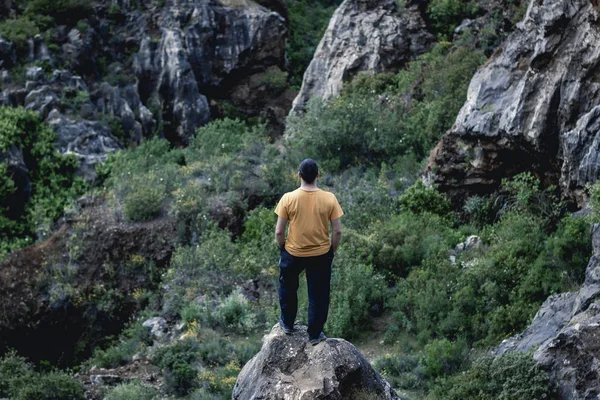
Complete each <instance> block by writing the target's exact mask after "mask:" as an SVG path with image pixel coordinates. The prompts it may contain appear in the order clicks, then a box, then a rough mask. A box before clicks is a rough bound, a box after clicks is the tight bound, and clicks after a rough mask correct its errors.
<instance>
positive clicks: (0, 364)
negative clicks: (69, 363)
mask: <svg viewBox="0 0 600 400" xmlns="http://www.w3.org/2000/svg"><path fill="white" fill-rule="evenodd" d="M0 396H3V397H8V398H10V399H15V400H54V399H64V400H83V399H84V396H83V387H82V386H81V384H80V383H79V382H77V381H75V380H74V379H73V378H71V377H70V376H69V375H68V374H67V373H64V372H59V371H50V372H47V373H42V372H35V371H34V370H33V366H32V365H31V364H29V363H28V362H27V361H26V360H25V359H24V358H22V357H19V356H18V355H17V354H16V353H15V352H9V353H8V354H6V355H4V356H2V357H0Z"/></svg>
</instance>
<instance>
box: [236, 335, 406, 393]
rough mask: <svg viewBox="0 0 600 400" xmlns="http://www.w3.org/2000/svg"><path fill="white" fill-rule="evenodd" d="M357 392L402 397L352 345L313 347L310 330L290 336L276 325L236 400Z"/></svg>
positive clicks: (336, 342)
mask: <svg viewBox="0 0 600 400" xmlns="http://www.w3.org/2000/svg"><path fill="white" fill-rule="evenodd" d="M359 393H360V394H362V396H365V393H368V394H369V396H370V397H369V398H370V399H382V400H383V399H386V400H391V399H398V396H397V395H396V393H395V391H394V390H393V389H392V387H391V386H390V384H389V383H388V382H387V381H386V380H385V379H383V378H382V377H381V376H380V375H379V374H378V373H377V372H376V371H375V370H374V369H373V368H372V367H371V365H370V364H369V362H368V361H367V360H366V359H365V358H364V356H363V355H362V354H361V353H360V352H359V351H358V350H357V349H356V348H355V347H354V346H353V345H352V344H351V343H349V342H347V341H345V340H343V339H327V340H326V341H324V342H321V343H319V344H318V345H316V346H312V345H311V344H310V343H309V342H308V334H307V333H306V327H300V326H296V331H295V332H294V334H293V335H286V334H284V333H283V331H282V329H281V328H280V327H279V324H277V325H275V326H274V327H273V329H272V330H271V333H269V334H268V335H266V336H265V337H264V338H263V346H262V349H261V350H260V352H259V353H258V354H257V355H255V356H254V358H252V359H251V360H250V361H249V362H248V363H247V364H246V365H245V366H244V368H243V369H242V371H241V372H240V374H239V376H238V379H237V382H236V384H235V387H234V389H233V397H232V398H233V400H251V399H262V400H283V399H286V400H312V399H323V400H334V399H335V400H338V399H339V400H341V399H345V400H352V399H353V398H354V396H359ZM362 398H364V397H362Z"/></svg>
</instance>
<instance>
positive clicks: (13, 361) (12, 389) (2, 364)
mask: <svg viewBox="0 0 600 400" xmlns="http://www.w3.org/2000/svg"><path fill="white" fill-rule="evenodd" d="M32 373H33V370H32V366H31V364H29V363H28V362H27V361H26V360H25V358H23V357H19V356H18V355H17V354H16V353H15V352H9V353H8V354H6V355H4V356H3V357H1V358H0V396H2V397H10V396H11V395H12V393H16V392H17V391H18V389H19V388H20V387H22V386H23V385H24V384H25V382H26V381H27V380H28V379H29V377H30V376H31V374H32Z"/></svg>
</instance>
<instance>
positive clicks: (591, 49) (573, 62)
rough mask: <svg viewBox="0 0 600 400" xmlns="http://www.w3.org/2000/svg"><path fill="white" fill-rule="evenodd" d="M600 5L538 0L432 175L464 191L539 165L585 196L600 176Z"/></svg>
mask: <svg viewBox="0 0 600 400" xmlns="http://www.w3.org/2000/svg"><path fill="white" fill-rule="evenodd" d="M598 17H599V10H598V7H597V5H596V3H595V2H594V1H591V0H576V1H564V0H545V1H540V2H538V1H532V2H531V4H530V5H529V8H528V10H527V13H526V16H525V18H524V20H523V21H522V22H521V23H520V24H518V26H517V29H516V30H515V32H513V33H512V34H511V35H510V36H509V38H508V39H507V40H506V42H505V43H504V44H503V45H502V46H500V48H498V49H497V50H496V52H495V53H494V54H493V56H492V57H491V59H490V60H489V62H488V63H487V64H486V65H485V66H483V67H482V68H481V69H480V70H479V71H478V72H477V73H476V75H475V76H474V77H473V80H472V81H471V84H470V87H469V91H468V98H467V102H466V103H465V105H464V106H463V108H462V110H461V112H460V114H459V115H458V117H457V119H456V123H455V125H454V127H453V128H452V129H451V130H450V131H449V132H448V133H447V134H446V135H445V137H444V138H443V139H442V141H441V142H440V143H439V144H438V146H437V147H436V148H435V149H434V150H433V152H432V154H431V157H430V160H429V164H428V171H429V172H430V173H431V174H432V178H433V180H434V181H435V183H437V184H438V185H439V186H440V188H441V189H442V190H444V191H447V192H450V193H451V194H452V195H453V196H454V197H462V196H465V195H471V194H478V193H487V192H490V191H493V190H494V189H495V188H497V187H498V185H499V183H500V180H501V179H502V178H507V177H510V176H512V175H514V174H516V173H519V172H522V171H525V170H533V171H535V172H537V174H538V175H539V176H540V178H542V180H543V181H545V183H547V184H559V185H560V188H561V189H562V190H563V193H564V195H565V197H568V198H570V199H572V200H575V201H577V202H579V203H582V202H583V201H584V199H583V197H584V196H583V193H582V189H583V187H584V186H585V185H586V184H588V183H592V182H595V181H596V179H597V175H598V171H599V166H600V164H599V163H598V157H597V155H596V154H597V151H596V147H597V145H596V142H597V141H598V138H597V132H598V129H595V126H597V124H598V118H597V116H598V107H599V106H600V83H599V79H600V68H599V66H600V40H599V39H600V30H599V29H598V23H599V22H598Z"/></svg>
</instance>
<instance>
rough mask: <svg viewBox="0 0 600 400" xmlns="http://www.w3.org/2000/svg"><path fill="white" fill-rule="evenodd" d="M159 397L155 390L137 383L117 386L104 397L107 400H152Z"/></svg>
mask: <svg viewBox="0 0 600 400" xmlns="http://www.w3.org/2000/svg"><path fill="white" fill-rule="evenodd" d="M156 397H158V393H157V391H156V390H155V389H154V388H150V387H146V386H142V385H140V384H139V383H137V382H130V383H122V384H120V385H117V386H115V387H114V388H113V389H112V390H111V391H110V392H108V393H107V394H106V397H104V399H105V400H151V399H154V398H156Z"/></svg>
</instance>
